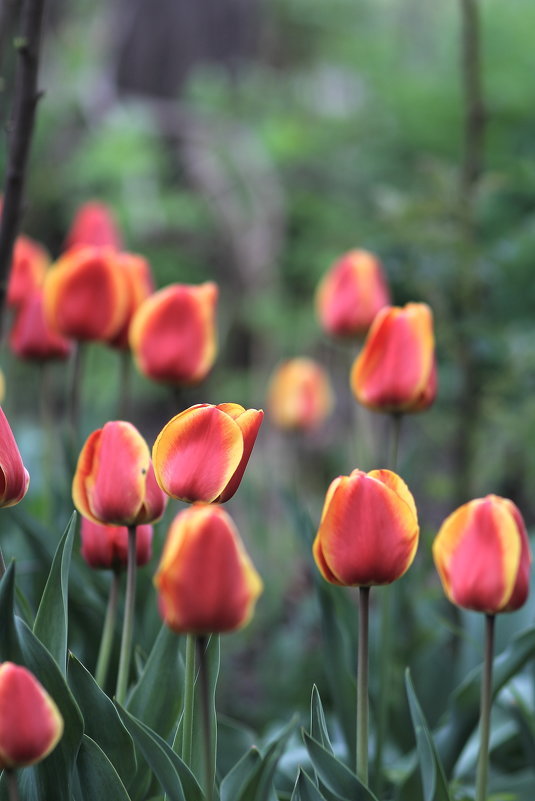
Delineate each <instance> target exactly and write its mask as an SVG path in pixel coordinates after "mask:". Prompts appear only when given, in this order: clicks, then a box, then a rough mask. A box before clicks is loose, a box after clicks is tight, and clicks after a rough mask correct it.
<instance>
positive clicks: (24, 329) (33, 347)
mask: <svg viewBox="0 0 535 801" xmlns="http://www.w3.org/2000/svg"><path fill="white" fill-rule="evenodd" d="M9 346H10V348H11V350H12V351H13V353H14V354H15V355H16V356H18V357H19V358H20V359H28V360H30V361H32V360H34V361H40V362H41V361H47V360H49V359H66V358H67V357H68V356H69V354H70V353H71V351H72V348H73V343H72V342H71V341H70V340H68V339H66V338H65V337H64V336H62V335H61V334H58V333H56V331H53V330H52V329H51V328H50V326H49V325H48V323H47V321H46V319H45V313H44V308H43V292H42V290H40V289H37V290H35V291H34V292H32V293H31V294H30V295H29V296H28V298H27V299H26V301H25V303H23V304H22V305H21V307H20V309H19V311H18V312H17V315H16V317H15V321H14V324H13V327H12V329H11V332H10V334H9Z"/></svg>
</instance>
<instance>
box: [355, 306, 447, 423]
mask: <svg viewBox="0 0 535 801" xmlns="http://www.w3.org/2000/svg"><path fill="white" fill-rule="evenodd" d="M351 387H352V389H353V392H354V394H355V396H356V398H357V400H358V401H360V403H362V404H363V405H364V406H367V407H368V408H370V409H374V410H375V411H380V412H419V411H422V410H423V409H427V407H428V406H430V405H431V404H432V403H433V401H434V400H435V396H436V390H437V372H436V362H435V340H434V335H433V315H432V312H431V309H430V308H429V306H427V305H426V304H425V303H408V304H407V305H406V306H404V307H403V308H398V307H397V306H389V307H387V308H385V309H382V311H380V312H379V314H378V315H377V317H376V318H375V320H374V321H373V324H372V327H371V328H370V331H369V333H368V336H367V338H366V342H365V343H364V347H363V348H362V351H361V352H360V354H359V355H358V357H357V360H356V361H355V363H354V365H353V368H352V371H351Z"/></svg>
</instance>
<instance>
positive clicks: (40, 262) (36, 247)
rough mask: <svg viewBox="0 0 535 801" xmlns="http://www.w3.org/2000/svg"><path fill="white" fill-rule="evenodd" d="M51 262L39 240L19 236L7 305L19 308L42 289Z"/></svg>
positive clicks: (14, 251) (15, 248)
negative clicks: (36, 291)
mask: <svg viewBox="0 0 535 801" xmlns="http://www.w3.org/2000/svg"><path fill="white" fill-rule="evenodd" d="M49 264H50V258H49V256H48V253H47V252H46V250H45V249H44V248H43V247H42V246H41V245H40V244H39V243H38V242H34V241H33V239H30V238H29V237H27V236H19V237H17V239H16V240H15V246H14V248H13V259H12V263H11V272H10V274H9V282H8V285H7V298H6V301H7V305H8V306H10V307H12V308H19V307H20V306H22V305H23V303H25V302H26V299H27V298H28V297H29V296H30V295H31V294H32V293H33V292H35V290H37V289H40V288H41V287H42V286H43V281H44V280H45V274H46V270H47V267H48V265H49Z"/></svg>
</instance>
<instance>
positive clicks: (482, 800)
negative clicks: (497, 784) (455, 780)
mask: <svg viewBox="0 0 535 801" xmlns="http://www.w3.org/2000/svg"><path fill="white" fill-rule="evenodd" d="M493 653H494V615H487V616H486V618H485V661H484V664H483V677H482V681H481V709H480V718H479V759H478V762H477V779H476V801H486V798H487V777H488V772H489V740H490V710H491V706H492V656H493Z"/></svg>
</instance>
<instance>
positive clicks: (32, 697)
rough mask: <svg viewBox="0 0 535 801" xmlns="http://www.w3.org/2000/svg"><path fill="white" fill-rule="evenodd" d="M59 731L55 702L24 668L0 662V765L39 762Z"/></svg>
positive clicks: (20, 765) (10, 765) (61, 724)
mask: <svg viewBox="0 0 535 801" xmlns="http://www.w3.org/2000/svg"><path fill="white" fill-rule="evenodd" d="M62 734H63V718H62V717H61V714H60V712H59V709H58V708H57V706H56V704H55V703H54V701H53V700H52V698H51V697H50V696H49V694H48V693H47V692H46V690H45V688H44V687H43V686H42V685H41V684H40V683H39V682H38V681H37V679H36V678H35V676H34V675H33V673H30V671H29V670H26V668H24V667H20V666H19V665H14V664H13V662H4V663H2V664H1V665H0V768H1V769H2V770H5V769H7V770H10V769H12V768H20V767H24V766H26V765H33V764H34V763H35V762H40V761H41V760H42V759H44V758H45V757H46V756H48V754H49V753H50V752H51V751H52V750H53V749H54V748H55V747H56V745H57V744H58V742H59V740H60V739H61V735H62Z"/></svg>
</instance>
